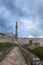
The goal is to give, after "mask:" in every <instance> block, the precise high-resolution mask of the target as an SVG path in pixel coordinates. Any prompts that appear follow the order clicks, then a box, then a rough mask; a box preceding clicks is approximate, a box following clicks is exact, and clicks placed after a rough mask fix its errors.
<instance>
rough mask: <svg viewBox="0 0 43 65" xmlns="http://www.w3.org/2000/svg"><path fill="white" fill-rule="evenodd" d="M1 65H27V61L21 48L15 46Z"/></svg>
mask: <svg viewBox="0 0 43 65" xmlns="http://www.w3.org/2000/svg"><path fill="white" fill-rule="evenodd" d="M0 65H27V63H26V61H25V59H24V57H23V56H22V53H21V51H20V50H19V48H18V47H14V48H13V50H12V51H11V52H10V53H9V54H8V55H7V56H6V58H5V59H4V60H3V61H2V62H1V63H0Z"/></svg>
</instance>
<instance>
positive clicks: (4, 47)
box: [0, 42, 11, 52]
mask: <svg viewBox="0 0 43 65" xmlns="http://www.w3.org/2000/svg"><path fill="white" fill-rule="evenodd" d="M10 47H11V45H10V44H9V43H6V42H4V43H0V52H2V51H6V50H7V49H8V48H10Z"/></svg>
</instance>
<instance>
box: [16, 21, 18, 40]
mask: <svg viewBox="0 0 43 65" xmlns="http://www.w3.org/2000/svg"><path fill="white" fill-rule="evenodd" d="M17 39H18V22H16V40H17Z"/></svg>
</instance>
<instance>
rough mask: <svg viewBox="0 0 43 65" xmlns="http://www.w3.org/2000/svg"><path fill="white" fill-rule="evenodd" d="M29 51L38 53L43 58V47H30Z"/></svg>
mask: <svg viewBox="0 0 43 65" xmlns="http://www.w3.org/2000/svg"><path fill="white" fill-rule="evenodd" d="M28 51H30V52H32V53H33V54H35V55H37V56H38V57H39V58H40V59H42V60H43V47H38V48H35V49H33V50H31V49H30V50H29V49H28Z"/></svg>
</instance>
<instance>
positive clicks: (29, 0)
mask: <svg viewBox="0 0 43 65" xmlns="http://www.w3.org/2000/svg"><path fill="white" fill-rule="evenodd" d="M16 21H17V22H18V33H19V37H43V0H0V32H2V33H14V34H15V24H16Z"/></svg>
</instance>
